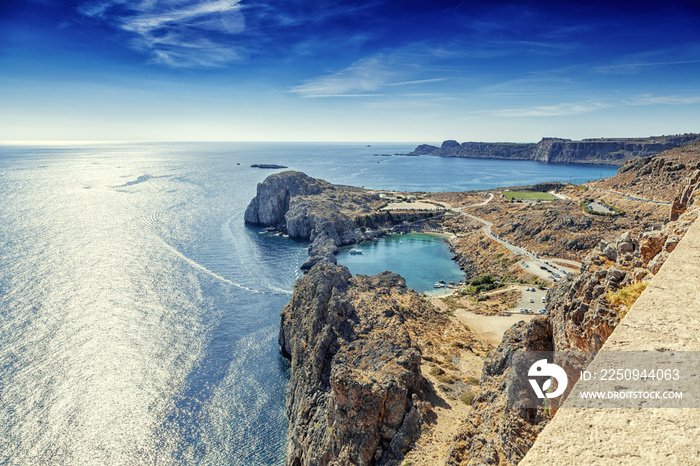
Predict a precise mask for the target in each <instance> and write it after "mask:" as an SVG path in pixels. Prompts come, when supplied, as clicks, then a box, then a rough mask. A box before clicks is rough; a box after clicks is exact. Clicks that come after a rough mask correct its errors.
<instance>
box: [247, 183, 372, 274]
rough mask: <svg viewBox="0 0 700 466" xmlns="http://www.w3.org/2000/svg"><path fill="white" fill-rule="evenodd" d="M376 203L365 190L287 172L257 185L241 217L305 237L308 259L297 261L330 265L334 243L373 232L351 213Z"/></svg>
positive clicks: (360, 238) (361, 238)
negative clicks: (364, 231)
mask: <svg viewBox="0 0 700 466" xmlns="http://www.w3.org/2000/svg"><path fill="white" fill-rule="evenodd" d="M377 202H379V197H378V196H377V195H374V194H371V193H368V192H366V191H364V190H361V189H356V188H350V187H346V186H336V185H332V184H331V183H328V182H327V181H323V180H319V179H315V178H312V177H310V176H308V175H306V174H304V173H301V172H295V171H286V172H282V173H276V174H274V175H270V176H268V177H267V178H265V180H264V181H263V182H262V183H259V184H258V188H257V194H256V196H255V197H254V198H253V200H251V201H250V204H249V205H248V208H247V209H246V211H245V217H244V218H245V222H246V223H249V224H252V225H260V226H272V227H275V228H277V229H279V230H281V231H285V232H287V233H288V234H289V236H290V237H291V238H294V239H301V240H310V241H311V246H310V247H309V260H308V261H307V262H306V263H305V264H304V265H303V266H302V268H303V269H304V270H308V269H310V268H311V267H312V266H313V265H314V264H317V263H320V262H328V263H332V264H335V263H336V259H335V253H336V252H337V251H338V246H341V245H344V244H354V243H358V242H360V241H364V240H366V239H370V238H371V237H372V236H373V235H372V234H365V233H362V232H360V231H359V229H358V228H359V226H358V225H357V224H356V223H355V221H354V220H353V218H355V217H357V216H359V215H361V214H366V213H369V212H370V211H371V206H372V204H373V203H377ZM377 234H378V233H376V232H375V233H374V236H376V235H377Z"/></svg>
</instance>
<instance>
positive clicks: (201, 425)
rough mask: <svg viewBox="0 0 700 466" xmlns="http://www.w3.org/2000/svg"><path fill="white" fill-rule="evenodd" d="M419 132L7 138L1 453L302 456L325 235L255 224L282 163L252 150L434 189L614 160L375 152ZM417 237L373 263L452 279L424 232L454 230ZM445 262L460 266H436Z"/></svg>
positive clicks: (181, 458) (29, 460)
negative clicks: (293, 352) (291, 407)
mask: <svg viewBox="0 0 700 466" xmlns="http://www.w3.org/2000/svg"><path fill="white" fill-rule="evenodd" d="M412 148H413V147H412V146H409V145H397V144H386V145H374V147H371V148H368V147H365V146H364V145H357V144H332V145H331V144H253V143H236V144H224V143H210V144H200V143H198V144H194V143H192V144H186V143H182V144H104V145H91V146H60V147H12V146H5V147H0V219H1V220H0V322H1V323H2V325H1V326H0V464H9V465H15V464H17V465H26V464H57V465H104V464H109V465H133V464H154V465H169V464H206V465H252V464H255V465H267V464H273V465H274V464H282V463H283V462H284V443H285V438H286V421H285V415H284V390H285V386H286V383H287V379H288V375H287V370H288V368H287V363H286V361H285V360H284V359H283V358H281V357H280V354H279V348H278V346H277V331H278V325H279V312H280V311H281V309H282V307H283V306H284V305H285V304H286V303H287V302H288V300H289V297H290V293H291V290H292V286H293V284H294V282H295V280H296V279H297V278H299V276H300V272H299V265H300V264H301V263H303V261H304V260H305V259H306V247H307V245H306V244H304V243H297V242H294V241H291V240H289V239H285V238H279V237H274V236H270V235H267V234H260V232H259V230H258V229H255V228H247V227H246V226H244V224H243V212H244V210H245V207H246V206H247V204H248V202H249V201H250V199H251V198H252V197H253V196H254V195H255V187H256V184H257V183H259V182H260V181H262V180H263V179H264V178H265V177H266V176H267V175H269V174H270V173H272V172H273V171H269V170H260V169H255V168H250V164H252V163H279V164H283V165H288V166H289V168H290V169H295V170H302V171H305V172H306V173H308V174H309V175H311V176H315V177H318V178H323V179H326V180H328V181H331V182H333V183H341V184H350V185H357V186H366V187H368V188H386V189H402V190H425V191H437V190H467V189H484V188H493V187H496V186H502V185H516V184H523V183H533V182H537V181H547V180H561V181H569V179H574V180H583V179H593V178H598V177H599V175H600V173H603V174H604V176H606V175H607V174H610V173H613V172H614V169H612V168H609V167H590V166H568V165H561V166H559V165H545V164H538V163H535V162H504V161H484V160H467V159H440V158H435V157H425V156H421V157H374V156H373V154H375V153H384V152H386V153H395V152H407V151H409V150H411V149H412ZM378 162H380V163H378ZM401 240H402V241H403V243H405V244H402V245H401V246H402V248H400V249H397V251H396V252H399V254H398V255H396V254H394V252H393V251H394V249H396V245H395V244H394V243H392V241H393V238H391V239H390V240H387V242H380V243H377V244H376V245H372V246H362V247H363V248H364V249H366V250H367V252H366V255H365V256H364V260H365V261H368V262H372V263H375V264H380V267H379V268H380V269H381V270H383V269H386V268H390V269H391V268H395V269H396V270H395V271H401V272H402V273H403V274H405V275H406V276H407V278H409V280H410V281H409V283H412V280H413V278H410V277H411V274H413V273H416V276H417V279H418V280H419V281H418V284H417V285H411V284H409V286H415V287H417V288H420V287H421V286H424V285H421V284H420V283H428V284H429V285H432V283H433V282H434V281H436V280H438V279H441V278H442V279H444V280H445V281H450V280H451V279H450V278H449V276H447V275H448V274H451V273H452V272H447V270H450V267H452V269H451V270H452V271H454V270H455V268H454V264H452V263H451V262H450V261H449V252H445V251H444V250H443V251H442V252H440V251H439V250H438V251H437V252H435V254H436V255H437V256H438V258H440V259H435V258H434V257H433V252H430V250H429V249H423V248H424V247H437V248H438V249H439V248H443V249H444V248H445V247H446V245H445V244H444V243H443V242H441V241H437V242H435V241H416V243H415V244H414V243H409V242H408V241H407V240H405V239H401ZM408 249H410V251H414V252H410V251H409V252H405V251H406V250H408ZM370 252H371V253H372V254H370ZM392 254H394V255H393V256H392ZM361 257H362V256H361ZM428 258H430V260H429V262H427V261H428ZM394 260H396V262H395V264H396V265H394V262H390V261H394ZM438 260H439V261H442V262H443V263H445V269H444V270H445V271H444V272H443V271H442V270H440V271H439V272H436V273H439V276H438V277H435V278H432V277H428V278H425V277H423V278H420V277H418V272H419V271H421V269H425V268H427V267H428V265H430V264H433V263H435V264H437V261H438ZM383 261H385V262H384V264H385V265H384V266H383V267H382V266H381V264H382V263H383ZM448 263H449V266H448V265H447V264H448ZM407 264H408V265H407ZM365 265H367V264H365ZM353 268H354V266H353V267H351V269H353ZM439 268H440V269H442V267H439ZM368 273H373V271H368ZM420 280H422V282H421V281H420Z"/></svg>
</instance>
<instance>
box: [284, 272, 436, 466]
mask: <svg viewBox="0 0 700 466" xmlns="http://www.w3.org/2000/svg"><path fill="white" fill-rule="evenodd" d="M441 319H442V318H441V316H439V315H438V314H437V313H436V312H435V311H434V309H432V307H431V306H430V305H428V304H427V303H426V302H425V301H424V300H422V299H420V298H419V296H418V295H417V294H416V293H415V292H413V291H411V290H408V289H407V288H406V284H405V282H404V280H403V278H401V277H400V276H399V275H396V274H393V273H390V272H384V273H382V274H379V275H376V276H373V277H367V276H355V277H351V275H350V272H349V271H348V269H347V268H345V267H341V266H337V265H331V264H318V265H316V266H314V267H312V268H311V270H310V271H309V272H308V273H307V274H306V275H305V276H304V277H303V278H301V279H300V280H298V281H297V283H296V284H295V285H294V292H293V295H292V299H291V301H290V302H289V304H287V306H285V308H284V310H283V311H282V314H281V325H280V334H279V343H280V346H281V348H282V351H283V353H284V355H285V356H287V357H288V358H289V359H290V360H291V377H290V381H289V385H288V386H287V397H286V408H287V416H288V420H289V431H288V440H287V465H299V466H301V465H304V466H305V465H325V464H333V465H374V464H377V465H388V464H397V462H398V461H399V460H400V459H401V458H402V457H403V454H404V452H405V451H406V450H407V449H408V448H409V447H410V445H411V444H412V442H413V441H415V439H416V438H417V437H418V436H419V434H420V426H421V424H422V423H423V422H425V421H426V420H427V419H428V418H429V417H430V413H431V407H430V405H429V404H428V403H426V402H423V401H422V400H424V399H425V398H426V390H427V389H428V386H427V385H426V382H425V380H424V379H423V377H422V375H421V372H420V359H421V353H420V350H419V349H418V347H417V344H416V343H415V342H414V340H413V339H412V335H411V331H410V327H411V325H415V324H419V325H427V321H428V320H430V321H431V322H432V323H433V325H440V321H441Z"/></svg>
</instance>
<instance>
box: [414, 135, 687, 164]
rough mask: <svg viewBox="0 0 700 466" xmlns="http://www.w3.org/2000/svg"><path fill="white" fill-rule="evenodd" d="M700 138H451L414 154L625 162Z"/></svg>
mask: <svg viewBox="0 0 700 466" xmlns="http://www.w3.org/2000/svg"><path fill="white" fill-rule="evenodd" d="M699 138H700V134H683V135H677V136H658V137H650V138H635V139H623V138H620V139H584V140H582V141H572V140H571V139H560V138H544V139H542V140H541V141H540V142H539V143H537V144H517V143H502V142H494V143H488V142H463V143H461V144H460V143H458V142H457V141H454V140H448V141H445V142H443V143H442V145H441V146H440V147H436V146H431V145H428V144H422V145H420V146H418V147H417V148H416V149H415V150H414V151H413V152H412V153H413V154H428V155H437V156H441V157H467V158H487V159H508V160H536V161H539V162H552V163H594V164H604V165H622V164H624V163H625V161H627V160H630V159H632V158H636V157H644V156H649V155H653V154H657V153H659V152H662V151H665V150H667V149H671V148H674V147H678V146H681V145H684V144H688V143H690V142H692V141H695V140H698V139H699Z"/></svg>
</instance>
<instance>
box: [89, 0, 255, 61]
mask: <svg viewBox="0 0 700 466" xmlns="http://www.w3.org/2000/svg"><path fill="white" fill-rule="evenodd" d="M240 2H241V0H211V1H201V0H143V1H141V2H138V3H136V2H127V1H125V0H104V1H100V2H90V3H85V4H83V5H82V6H80V7H79V8H78V11H79V12H80V13H81V14H83V15H85V16H88V17H91V18H96V19H102V20H103V21H106V22H108V23H111V24H113V25H115V26H116V27H118V28H119V29H121V30H123V31H125V32H127V33H129V34H132V35H133V39H132V40H131V42H130V44H131V45H132V46H133V47H135V48H137V49H139V50H143V51H145V52H147V53H149V54H150V55H151V57H152V61H153V62H154V63H160V64H164V65H167V66H170V67H193V66H204V67H216V66H222V65H225V64H227V63H230V62H234V61H237V60H240V59H241V58H242V56H243V54H242V52H241V50H240V49H236V48H234V46H232V45H231V44H230V43H228V41H227V40H226V37H227V36H230V35H234V34H240V33H242V32H243V31H244V30H245V27H246V24H245V17H244V15H243V11H242V7H241V5H240Z"/></svg>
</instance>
